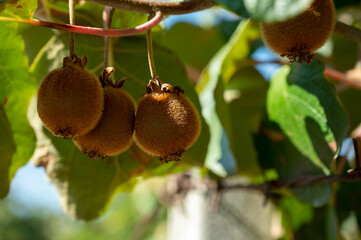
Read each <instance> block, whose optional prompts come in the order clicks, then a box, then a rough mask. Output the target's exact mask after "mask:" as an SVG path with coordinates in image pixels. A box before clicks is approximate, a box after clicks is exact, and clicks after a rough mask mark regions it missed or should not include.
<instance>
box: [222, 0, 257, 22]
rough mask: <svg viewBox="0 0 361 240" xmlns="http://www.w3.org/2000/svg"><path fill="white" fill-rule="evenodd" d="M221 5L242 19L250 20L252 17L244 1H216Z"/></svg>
mask: <svg viewBox="0 0 361 240" xmlns="http://www.w3.org/2000/svg"><path fill="white" fill-rule="evenodd" d="M215 2H217V3H218V4H219V5H222V6H224V7H226V8H227V9H228V10H230V11H232V12H234V13H236V14H238V15H239V16H241V17H245V18H249V17H250V15H249V13H248V11H247V9H246V7H245V6H244V0H238V1H234V0H215Z"/></svg>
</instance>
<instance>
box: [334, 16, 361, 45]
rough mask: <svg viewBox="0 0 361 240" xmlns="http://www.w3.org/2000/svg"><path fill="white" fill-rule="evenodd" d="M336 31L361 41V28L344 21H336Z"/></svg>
mask: <svg viewBox="0 0 361 240" xmlns="http://www.w3.org/2000/svg"><path fill="white" fill-rule="evenodd" d="M334 32H335V33H338V34H341V35H342V36H344V37H346V38H348V39H351V40H353V41H356V42H361V30H360V29H358V28H355V27H352V26H350V25H347V24H345V23H343V22H339V21H337V22H336V25H335V30H334Z"/></svg>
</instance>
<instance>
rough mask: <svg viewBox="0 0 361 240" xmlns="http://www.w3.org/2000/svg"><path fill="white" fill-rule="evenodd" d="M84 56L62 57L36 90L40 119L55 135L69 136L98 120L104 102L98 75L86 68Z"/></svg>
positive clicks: (90, 127)
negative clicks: (61, 63)
mask: <svg viewBox="0 0 361 240" xmlns="http://www.w3.org/2000/svg"><path fill="white" fill-rule="evenodd" d="M86 63H87V58H86V56H84V57H83V58H82V59H80V58H78V57H77V56H72V57H65V58H64V59H63V67H62V68H58V69H55V70H53V71H51V72H50V73H48V74H47V75H46V76H45V77H44V79H43V80H42V82H41V84H40V87H39V90H38V101H37V109H38V114H39V117H40V119H41V120H42V121H43V123H44V125H45V127H46V128H48V129H49V130H50V131H51V132H52V133H53V134H54V135H56V136H59V137H62V138H65V139H72V138H74V137H77V136H80V135H83V134H86V133H87V132H89V131H90V130H91V129H93V128H94V127H95V125H96V124H97V123H98V121H99V119H100V117H101V115H102V111H103V105H104V96H103V89H102V86H101V84H100V81H99V78H98V77H97V76H96V75H95V74H94V73H92V72H90V71H88V70H86V69H85V65H86Z"/></svg>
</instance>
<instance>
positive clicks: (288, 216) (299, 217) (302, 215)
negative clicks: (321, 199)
mask: <svg viewBox="0 0 361 240" xmlns="http://www.w3.org/2000/svg"><path fill="white" fill-rule="evenodd" d="M279 205H280V207H281V210H282V218H283V221H282V222H283V224H284V225H286V226H287V228H289V229H290V230H293V231H297V230H298V229H299V228H300V227H301V226H302V225H303V224H304V223H307V222H310V221H311V220H312V218H313V209H312V207H311V206H310V205H306V204H302V203H300V202H299V201H297V199H296V198H294V197H284V198H282V200H281V201H280V204H279Z"/></svg>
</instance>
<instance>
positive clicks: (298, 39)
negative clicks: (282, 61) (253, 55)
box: [261, 0, 335, 63]
mask: <svg viewBox="0 0 361 240" xmlns="http://www.w3.org/2000/svg"><path fill="white" fill-rule="evenodd" d="M334 25H335V8H334V4H333V1H332V0H314V2H313V3H312V4H311V6H310V7H309V8H308V9H307V10H306V11H305V12H303V13H301V14H300V15H298V16H296V17H294V18H292V19H289V20H287V21H284V22H275V23H261V33H262V38H263V40H264V42H265V44H266V45H267V46H268V47H269V48H270V49H271V50H272V51H274V52H275V53H278V54H280V55H281V56H282V57H288V58H289V59H290V61H291V62H299V63H302V62H307V63H310V61H311V59H312V57H313V54H312V53H313V52H314V51H316V50H317V49H319V48H320V47H322V46H323V45H324V43H325V42H326V41H327V39H328V38H329V37H330V35H331V33H332V31H333V29H334Z"/></svg>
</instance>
